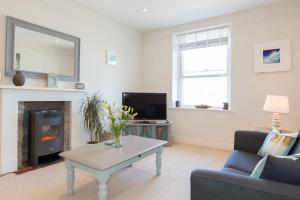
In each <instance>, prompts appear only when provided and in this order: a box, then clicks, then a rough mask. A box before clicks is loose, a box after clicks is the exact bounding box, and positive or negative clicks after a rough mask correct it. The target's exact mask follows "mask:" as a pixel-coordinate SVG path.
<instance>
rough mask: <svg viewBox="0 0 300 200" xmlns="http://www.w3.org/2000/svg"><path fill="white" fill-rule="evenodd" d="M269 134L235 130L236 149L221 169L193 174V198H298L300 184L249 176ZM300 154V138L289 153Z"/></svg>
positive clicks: (235, 199) (290, 199) (227, 199)
mask: <svg viewBox="0 0 300 200" xmlns="http://www.w3.org/2000/svg"><path fill="white" fill-rule="evenodd" d="M266 136H267V133H265V132H258V131H236V132H235V141H234V151H233V152H232V154H231V155H230V156H229V158H228V160H227V162H226V163H225V166H224V168H223V169H222V170H221V171H212V170H202V169H196V170H194V171H193V172H192V175H191V200H295V199H300V186H295V185H289V184H284V183H280V182H274V181H268V180H263V179H257V178H252V177H250V174H251V173H252V171H253V169H254V167H255V166H256V164H257V163H258V161H259V160H260V159H261V157H260V156H258V155H257V152H258V151H259V149H260V147H261V145H262V144H263V142H264V140H265V137H266ZM295 153H300V140H299V138H298V139H297V141H296V144H295V146H294V147H293V149H292V150H291V151H290V154H295Z"/></svg>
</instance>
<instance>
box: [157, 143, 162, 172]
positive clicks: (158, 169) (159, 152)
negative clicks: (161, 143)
mask: <svg viewBox="0 0 300 200" xmlns="http://www.w3.org/2000/svg"><path fill="white" fill-rule="evenodd" d="M161 153H162V148H160V149H159V150H158V151H157V152H156V175H157V176H159V175H160V173H161Z"/></svg>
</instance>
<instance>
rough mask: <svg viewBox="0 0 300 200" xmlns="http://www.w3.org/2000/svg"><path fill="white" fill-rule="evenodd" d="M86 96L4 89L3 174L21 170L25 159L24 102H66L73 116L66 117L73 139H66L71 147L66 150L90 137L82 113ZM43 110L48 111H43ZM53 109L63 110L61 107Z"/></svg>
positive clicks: (0, 108)
mask: <svg viewBox="0 0 300 200" xmlns="http://www.w3.org/2000/svg"><path fill="white" fill-rule="evenodd" d="M85 92H86V91H84V90H75V89H66V88H43V87H26V86H23V87H15V86H7V85H0V174H5V173H8V172H15V171H17V170H18V165H19V162H20V161H19V160H20V158H19V155H21V154H20V152H19V148H18V146H19V143H20V141H19V140H20V137H19V134H18V132H19V131H20V128H19V127H20V126H22V127H23V125H22V124H23V123H24V122H22V121H21V120H19V116H20V115H22V114H21V113H19V112H20V110H21V109H20V107H22V102H35V103H38V102H64V103H59V104H60V106H62V107H63V109H64V107H67V108H68V109H69V112H65V114H64V123H68V125H65V127H64V129H66V127H69V134H68V135H69V139H67V140H66V138H65V139H64V142H66V141H69V144H65V143H64V148H66V149H71V148H75V147H77V146H79V145H81V144H83V143H85V142H86V141H87V136H86V134H84V130H83V126H82V120H81V115H79V113H78V112H79V109H80V101H81V99H82V98H83V97H84V94H85ZM66 102H67V103H66ZM20 103H21V106H20ZM19 106H20V107H19ZM43 109H48V108H45V107H43ZM49 109H61V107H60V108H58V107H51V108H49ZM66 113H69V116H66ZM66 119H68V122H66ZM64 137H65V135H64ZM68 146H69V147H68ZM21 163H22V161H21Z"/></svg>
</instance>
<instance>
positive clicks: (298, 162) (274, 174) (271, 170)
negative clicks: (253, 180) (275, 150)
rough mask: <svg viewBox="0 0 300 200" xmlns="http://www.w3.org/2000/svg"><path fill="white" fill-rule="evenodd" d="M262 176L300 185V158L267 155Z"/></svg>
mask: <svg viewBox="0 0 300 200" xmlns="http://www.w3.org/2000/svg"><path fill="white" fill-rule="evenodd" d="M260 178H262V179H266V180H271V181H277V182H282V183H287V184H293V185H300V159H299V155H297V156H295V157H291V156H290V157H286V158H282V157H281V158H279V157H274V156H267V159H266V164H265V167H264V169H263V171H262V173H261V176H260Z"/></svg>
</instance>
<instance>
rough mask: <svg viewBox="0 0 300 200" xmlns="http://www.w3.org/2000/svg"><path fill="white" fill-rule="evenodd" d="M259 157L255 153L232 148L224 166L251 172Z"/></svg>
mask: <svg viewBox="0 0 300 200" xmlns="http://www.w3.org/2000/svg"><path fill="white" fill-rule="evenodd" d="M261 159H262V157H260V156H258V155H256V154H251V153H247V152H244V151H239V150H234V151H233V152H232V153H231V155H230V156H229V158H228V160H227V161H226V163H225V166H224V168H233V169H237V170H240V171H243V172H246V173H248V174H251V173H252V171H253V169H254V168H255V166H256V164H257V163H258V162H259V161H260V160H261Z"/></svg>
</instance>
